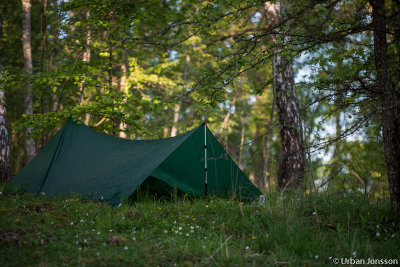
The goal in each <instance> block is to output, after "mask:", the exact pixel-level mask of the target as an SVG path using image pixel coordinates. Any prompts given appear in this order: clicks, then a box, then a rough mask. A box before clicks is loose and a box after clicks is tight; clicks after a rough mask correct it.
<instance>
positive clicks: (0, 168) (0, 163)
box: [0, 1, 11, 182]
mask: <svg viewBox="0 0 400 267" xmlns="http://www.w3.org/2000/svg"><path fill="white" fill-rule="evenodd" d="M7 5H8V1H6V2H5V4H4V7H3V12H2V14H1V18H0V36H1V34H2V32H3V22H4V18H5V16H6V14H7ZM3 79H4V76H3V67H2V65H1V59H0V182H4V181H7V180H8V179H9V178H10V171H11V155H10V142H9V134H8V124H7V107H6V103H5V101H6V98H5V94H4V89H3V88H4V85H3V81H4V80H3Z"/></svg>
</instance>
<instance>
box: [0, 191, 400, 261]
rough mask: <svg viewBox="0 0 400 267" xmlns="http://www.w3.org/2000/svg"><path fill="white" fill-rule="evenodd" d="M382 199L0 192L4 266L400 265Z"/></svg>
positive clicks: (395, 228)
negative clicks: (106, 197)
mask: <svg viewBox="0 0 400 267" xmlns="http://www.w3.org/2000/svg"><path fill="white" fill-rule="evenodd" d="M399 229H400V227H399V225H398V224H396V223H395V222H394V221H393V217H392V214H391V213H390V210H389V203H388V200H385V199H384V200H378V199H370V198H368V197H366V196H363V195H360V194H327V193H319V194H311V195H303V194H298V193H285V194H279V193H271V194H268V195H267V196H266V200H265V203H264V204H261V203H259V202H257V201H254V202H245V203H243V202H240V201H239V200H237V199H235V198H231V199H224V198H218V197H202V198H191V197H188V196H183V197H176V196H175V197H171V198H170V199H168V200H161V199H154V198H153V197H152V196H148V195H147V196H146V195H145V196H141V197H139V199H137V200H136V201H134V202H132V203H125V204H122V205H120V206H119V207H111V206H109V205H107V204H104V203H100V202H97V201H89V200H82V199H81V198H80V197H79V196H77V195H76V196H73V197H61V196H60V197H51V196H40V197H37V196H34V195H30V194H26V193H22V192H16V193H15V192H14V193H13V192H6V191H3V192H2V193H1V195H0V245H1V252H0V265H1V266H28V265H33V266H35V265H36V266H61V265H71V266H83V265H86V266H105V265H107V266H109V265H125V266H131V265H146V266H194V265H196V266H209V265H219V266H220V265H223V266H232V265H233V266H235V265H239V266H263V265H292V266H297V265H300V264H301V265H304V264H305V265H332V266H333V265H334V263H333V259H335V258H353V259H367V258H376V259H397V260H400V259H399V251H400V237H399V235H400V230H399Z"/></svg>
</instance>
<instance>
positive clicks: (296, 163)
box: [265, 2, 305, 190]
mask: <svg viewBox="0 0 400 267" xmlns="http://www.w3.org/2000/svg"><path fill="white" fill-rule="evenodd" d="M265 6H266V12H267V13H268V15H269V16H268V17H270V18H272V21H274V23H279V22H280V21H281V19H282V16H281V13H283V12H285V11H284V10H285V4H284V2H281V3H277V4H270V3H265ZM276 38H279V37H277V36H273V40H274V41H275V42H276ZM282 42H283V44H284V43H286V42H288V43H289V42H290V35H287V34H284V35H283V41H282ZM283 49H285V48H283ZM280 50H281V49H279V48H278V47H277V48H275V52H274V55H273V59H272V62H273V76H274V82H273V86H274V91H275V94H276V105H277V107H278V109H277V113H278V118H279V123H280V125H279V127H280V140H281V155H280V163H279V168H278V174H277V180H278V188H279V189H280V190H282V189H285V188H296V189H300V188H302V181H303V177H304V169H305V153H304V141H303V130H302V122H301V118H300V109H299V103H298V100H297V94H296V87H295V83H294V74H293V64H292V62H291V60H290V59H289V58H288V57H285V56H282V55H281V54H280V53H281V51H280Z"/></svg>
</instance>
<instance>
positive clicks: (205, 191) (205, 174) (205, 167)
mask: <svg viewBox="0 0 400 267" xmlns="http://www.w3.org/2000/svg"><path fill="white" fill-rule="evenodd" d="M203 125H204V194H205V195H206V196H207V124H206V122H204V123H203Z"/></svg>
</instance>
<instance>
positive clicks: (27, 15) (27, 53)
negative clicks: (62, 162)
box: [22, 0, 36, 162]
mask: <svg viewBox="0 0 400 267" xmlns="http://www.w3.org/2000/svg"><path fill="white" fill-rule="evenodd" d="M22 13H23V14H22V16H23V21H22V26H23V27H22V46H23V53H24V61H25V71H26V73H27V74H28V76H27V79H26V87H25V102H24V103H25V104H24V106H25V110H24V111H25V112H24V113H25V114H26V118H27V119H31V118H32V116H33V88H32V85H31V82H30V80H29V79H30V77H29V75H30V74H32V69H33V67H32V47H31V1H30V0H22ZM31 134H32V128H27V129H26V130H25V143H24V149H25V161H26V162H29V161H30V160H31V159H32V158H33V156H34V155H35V151H36V145H35V140H34V139H33V137H32V135H31Z"/></svg>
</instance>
